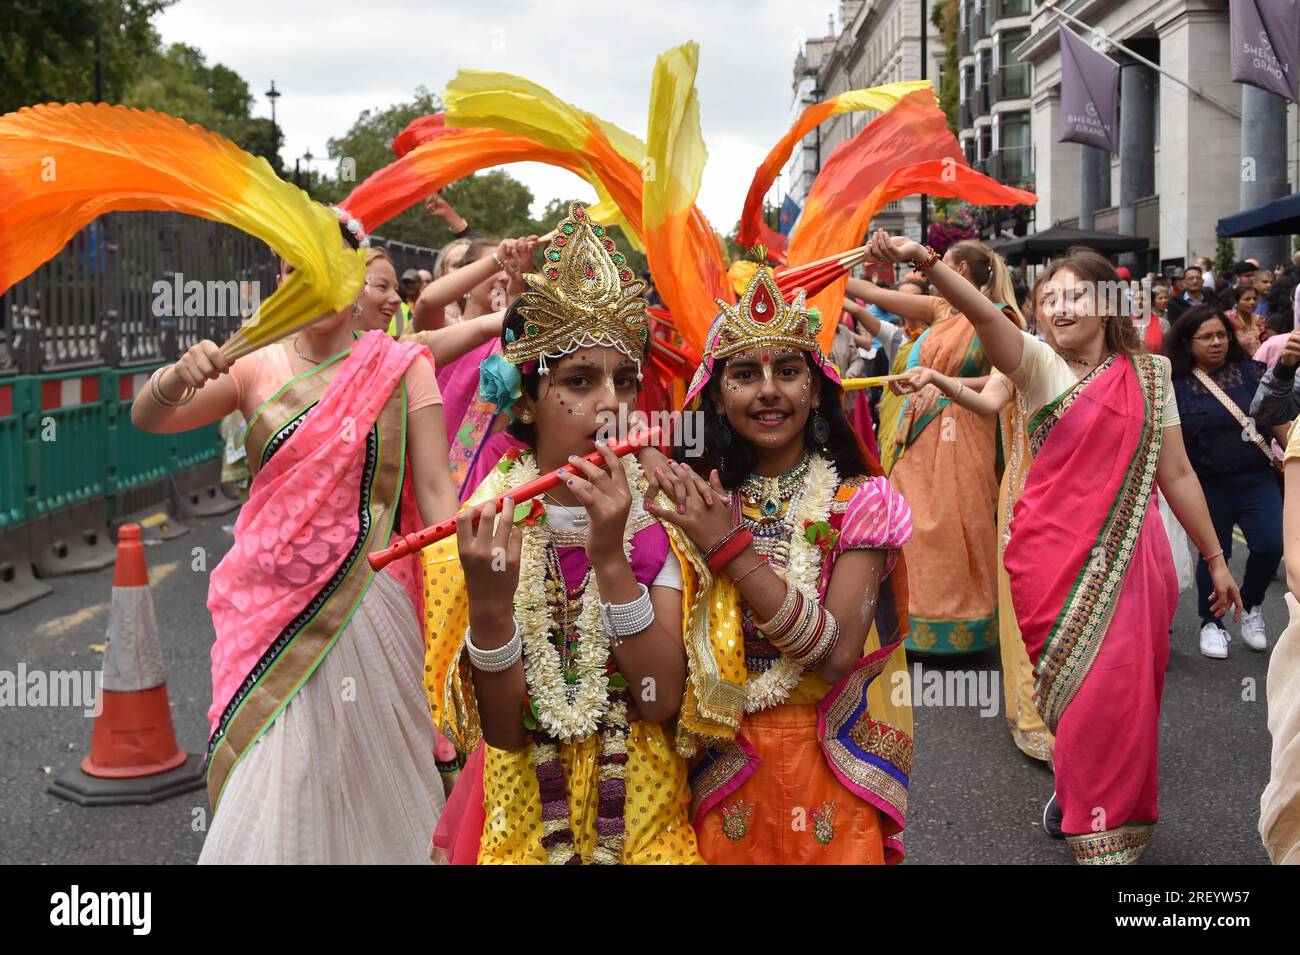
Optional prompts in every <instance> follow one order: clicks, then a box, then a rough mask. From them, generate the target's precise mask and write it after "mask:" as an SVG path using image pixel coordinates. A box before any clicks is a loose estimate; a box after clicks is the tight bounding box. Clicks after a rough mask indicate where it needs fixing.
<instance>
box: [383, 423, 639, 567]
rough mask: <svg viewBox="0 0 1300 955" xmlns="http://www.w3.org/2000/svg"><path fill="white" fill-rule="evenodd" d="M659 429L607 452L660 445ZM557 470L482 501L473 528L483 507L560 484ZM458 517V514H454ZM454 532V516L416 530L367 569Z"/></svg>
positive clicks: (601, 459)
mask: <svg viewBox="0 0 1300 955" xmlns="http://www.w3.org/2000/svg"><path fill="white" fill-rule="evenodd" d="M659 437H660V428H659V426H658V425H656V426H655V427H653V428H649V429H647V430H645V431H638V432H637V433H636V434H630V435H628V436H627V439H626V440H624V441H618V442H615V443H614V444H611V445H610V446H609V449H610V450H611V451H613V452H614V454H615V455H616V456H618V457H620V458H621V457H623V455H625V454H629V453H631V452H633V451H636V450H639V449H640V448H646V447H651V446H653V445H657V444H658V443H659ZM583 460H585V461H590V462H591V463H592V464H596V465H601V464H604V463H605V456H604V455H603V454H601V453H600V451H599V450H596V451H593V452H591V454H589V455H587V456H586V457H585V458H584V459H583ZM563 467H565V468H569V469H571V470H572V469H573V466H572V465H570V464H566V465H563ZM559 471H560V468H556V469H555V470H554V471H552V472H551V473H549V474H543V475H542V476H541V477H539V478H535V479H534V480H532V481H529V482H528V483H527V484H521V485H520V486H519V487H517V488H515V489H514V490H513V491H512V492H510V493H509V494H502V495H501V496H500V497H498V498H495V499H494V500H492V501H490V502H484V503H483V504H478V505H476V506H475V507H474V518H473V523H474V526H475V527H477V526H478V519H479V516H480V515H481V514H482V513H483V508H485V507H487V505H488V503H491V504H492V505H493V507H494V509H495V511H496V512H497V513H499V512H500V511H501V503H502V502H503V501H504V500H505V499H506V498H507V497H509V498H512V499H513V500H514V502H515V504H517V505H518V504H522V503H523V502H524V501H528V500H531V499H532V498H535V497H537V496H538V495H539V494H545V493H546V492H547V491H549V490H550V489H551V488H553V487H555V486H556V485H558V484H559V483H560V480H561V479H560V475H559ZM456 516H457V517H459V516H460V515H459V514H458V515H456ZM454 533H456V517H449V518H447V519H446V520H445V521H439V522H438V523H437V524H434V525H433V526H432V527H426V528H424V530H420V531H415V532H414V533H411V534H407V535H406V536H404V537H401V538H398V539H397V540H396V541H395V542H394V543H392V544H390V545H389V546H388V547H386V548H384V549H383V550H377V551H373V552H372V553H370V554H368V555H367V556H366V559H367V560H368V561H370V566H371V567H372V568H373V569H375V570H383V569H384V568H385V567H387V566H388V565H389V564H391V563H392V562H393V561H395V560H397V559H399V558H401V557H405V556H406V555H407V554H414V553H415V552H417V551H420V550H423V549H424V548H426V547H428V546H429V545H430V544H433V543H436V542H437V541H440V540H442V539H443V538H444V537H450V536H451V535H452V534H454Z"/></svg>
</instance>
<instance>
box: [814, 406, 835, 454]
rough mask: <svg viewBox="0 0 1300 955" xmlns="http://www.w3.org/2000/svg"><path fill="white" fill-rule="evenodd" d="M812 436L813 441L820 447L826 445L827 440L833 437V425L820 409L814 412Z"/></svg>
mask: <svg viewBox="0 0 1300 955" xmlns="http://www.w3.org/2000/svg"><path fill="white" fill-rule="evenodd" d="M812 436H813V441H814V442H815V443H816V444H817V446H818V447H825V446H826V442H827V441H829V440H830V439H831V426H830V422H828V421H827V420H826V419H825V418H823V417H822V413H821V412H820V411H814V412H813V419H812Z"/></svg>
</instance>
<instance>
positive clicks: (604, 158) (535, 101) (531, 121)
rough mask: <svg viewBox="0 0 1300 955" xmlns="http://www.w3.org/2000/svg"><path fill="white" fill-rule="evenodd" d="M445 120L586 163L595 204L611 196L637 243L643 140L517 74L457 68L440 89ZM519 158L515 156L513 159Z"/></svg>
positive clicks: (637, 244)
mask: <svg viewBox="0 0 1300 955" xmlns="http://www.w3.org/2000/svg"><path fill="white" fill-rule="evenodd" d="M443 102H444V103H446V104H447V113H446V123H447V125H448V126H454V127H490V128H492V129H497V130H501V131H503V132H507V133H514V134H516V135H518V136H522V137H525V138H526V139H529V140H531V141H533V142H534V143H536V144H539V145H540V146H543V147H545V148H547V149H550V150H554V151H556V152H560V153H566V154H568V155H570V156H572V157H573V158H574V160H575V161H576V162H578V163H580V164H581V165H582V166H583V167H585V168H586V170H587V174H585V175H583V178H584V179H586V180H587V181H588V182H590V183H591V184H592V186H593V187H594V188H595V189H596V193H597V195H598V196H599V197H600V200H601V204H602V205H605V204H606V202H607V201H612V202H613V204H614V205H615V206H617V207H618V210H619V212H620V213H622V217H623V219H622V221H620V222H610V223H608V224H611V225H619V226H621V227H622V228H623V231H624V232H625V233H626V234H627V236H628V239H629V241H630V242H631V243H632V245H633V246H634V247H635V248H638V249H640V248H643V247H644V246H643V237H644V234H645V230H644V229H643V227H642V221H641V215H642V213H641V201H642V196H641V176H642V173H641V167H642V163H643V162H644V161H645V155H646V153H645V144H644V143H642V142H641V141H640V140H639V139H637V138H636V137H635V136H633V135H631V134H630V133H626V132H624V131H623V130H621V129H619V128H618V127H617V126H615V125H613V124H612V123H607V122H605V121H604V120H602V119H600V118H599V117H598V116H594V115H592V114H591V113H588V112H585V111H584V110H580V109H578V108H577V107H575V106H573V105H571V104H569V103H566V102H565V101H564V100H561V99H560V98H559V97H557V96H555V95H554V94H553V93H551V92H550V91H549V90H547V89H545V88H543V87H541V86H538V85H537V84H536V83H532V82H530V81H528V80H526V79H524V78H523V77H520V76H513V75H511V74H509V73H492V72H487V71H484V70H461V71H460V72H459V73H457V74H456V76H455V78H454V79H452V81H451V82H450V83H448V84H447V88H446V90H445V92H444V93H443ZM516 161H519V160H516Z"/></svg>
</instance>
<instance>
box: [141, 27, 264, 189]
mask: <svg viewBox="0 0 1300 955" xmlns="http://www.w3.org/2000/svg"><path fill="white" fill-rule="evenodd" d="M122 102H123V103H124V104H125V105H127V106H134V107H136V108H138V109H156V110H158V111H159V112H161V113H167V114H169V115H171V116H177V117H180V118H181V119H184V120H186V121H187V122H191V123H197V124H198V125H200V126H202V127H203V128H204V129H208V130H211V131H212V132H214V133H218V134H220V135H222V136H225V137H226V138H227V139H229V140H230V141H231V142H233V143H235V144H236V145H237V146H239V147H240V148H241V149H245V150H247V151H248V152H250V153H252V154H254V155H256V156H264V157H265V158H266V159H267V160H268V161H269V162H270V163H271V167H272V168H273V169H274V170H275V171H276V173H277V174H279V175H283V174H284V168H283V164H282V162H281V159H280V146H281V145H282V140H283V136H281V135H280V131H279V130H278V129H274V128H273V127H272V125H271V121H270V120H269V119H262V118H258V117H254V116H253V115H252V108H253V102H254V97H253V94H252V92H251V91H250V90H249V88H248V83H247V82H245V80H244V78H243V77H242V76H240V75H239V74H238V73H236V72H235V71H234V70H232V69H230V68H229V67H226V66H223V65H221V64H220V63H217V64H215V65H213V66H208V64H207V60H206V58H205V57H204V55H203V53H202V52H201V51H199V50H197V49H195V48H194V47H192V46H186V45H185V44H183V43H173V44H172V45H171V47H169V48H168V49H167V50H166V51H165V52H164V51H155V52H154V53H153V54H151V55H150V56H149V57H148V62H147V64H146V66H145V69H144V70H143V72H142V73H141V75H140V76H138V77H137V78H136V79H135V80H134V81H133V82H132V83H131V85H130V86H129V87H128V88H127V90H126V93H125V94H124V95H123V97H122Z"/></svg>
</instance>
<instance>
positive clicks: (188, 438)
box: [0, 366, 222, 528]
mask: <svg viewBox="0 0 1300 955" xmlns="http://www.w3.org/2000/svg"><path fill="white" fill-rule="evenodd" d="M154 367H155V366H151V367H147V368H129V369H107V368H95V369H91V370H88V371H75V372H61V373H58V374H50V375H19V376H15V377H11V378H0V528H5V527H10V526H16V525H18V524H21V523H23V522H25V521H31V520H35V519H38V518H42V517H45V516H47V515H49V514H52V513H54V512H56V511H59V510H60V509H62V508H66V507H70V506H72V505H75V504H80V503H82V502H84V501H90V500H95V499H97V498H104V499H105V501H106V504H107V506H108V509H109V510H108V513H109V514H110V516H112V515H116V514H117V511H118V509H119V505H122V506H126V505H130V506H134V507H138V506H140V501H141V500H146V501H149V502H150V503H151V502H152V500H153V498H154V496H155V493H154V492H155V490H156V488H155V489H149V488H148V487H147V486H148V485H151V484H155V483H156V482H160V481H163V480H165V479H166V478H167V477H168V476H169V475H171V474H175V473H177V472H180V471H185V470H187V469H189V468H193V467H195V466H196V465H199V464H202V463H204V462H206V461H212V460H214V459H220V457H221V453H222V442H221V438H220V434H219V426H218V425H216V424H212V425H209V426H207V427H205V428H199V429H198V430H195V431H187V432H184V433H182V434H148V433H146V432H143V431H139V430H137V429H136V428H135V426H134V425H132V424H131V402H132V400H133V399H134V396H135V395H136V394H138V393H139V391H140V390H141V389H142V388H147V387H148V377H149V375H150V374H151V373H152V372H153V370H154ZM138 488H145V490H144V491H143V492H141V493H143V494H144V498H143V499H142V498H141V497H140V496H139V494H136V495H134V496H132V492H134V491H136V489H138Z"/></svg>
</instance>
